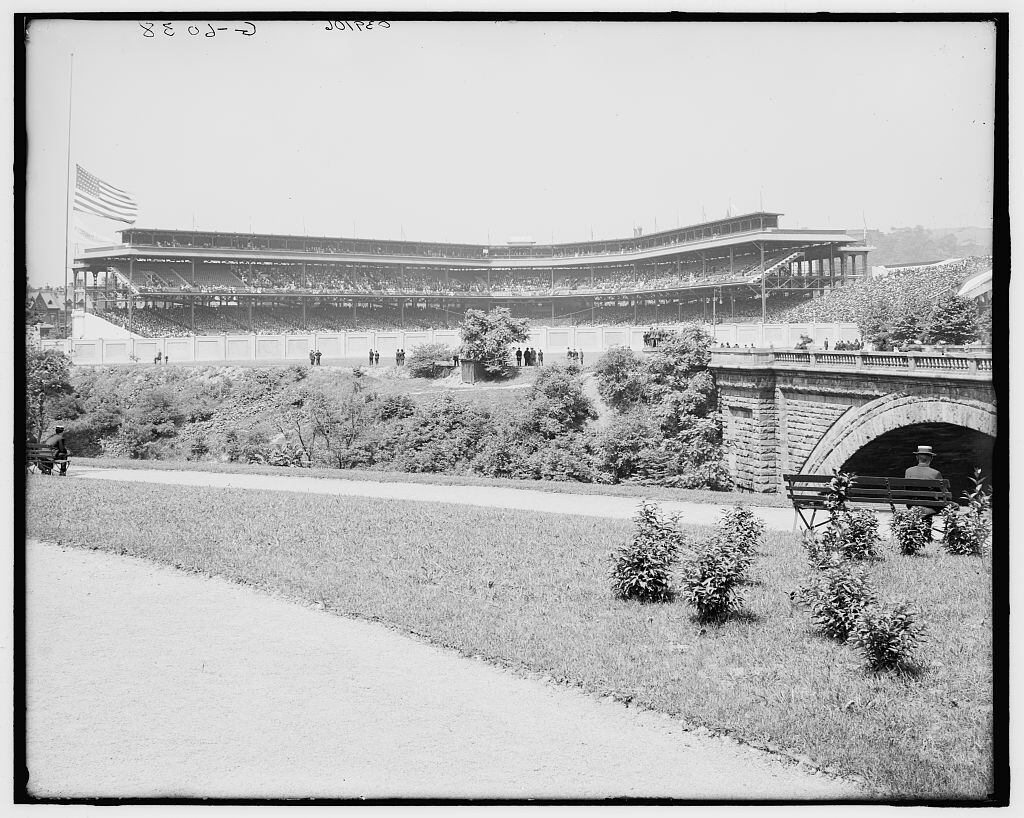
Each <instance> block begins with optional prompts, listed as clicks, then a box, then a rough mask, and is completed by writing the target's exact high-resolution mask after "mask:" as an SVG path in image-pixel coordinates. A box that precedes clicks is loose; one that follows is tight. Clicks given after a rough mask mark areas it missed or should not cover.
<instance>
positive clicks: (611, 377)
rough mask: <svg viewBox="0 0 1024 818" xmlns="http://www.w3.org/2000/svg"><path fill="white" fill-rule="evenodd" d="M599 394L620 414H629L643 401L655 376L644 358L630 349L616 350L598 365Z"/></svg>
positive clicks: (606, 353)
mask: <svg viewBox="0 0 1024 818" xmlns="http://www.w3.org/2000/svg"><path fill="white" fill-rule="evenodd" d="M594 375H595V377H596V378H597V393H598V394H599V395H600V396H601V400H603V401H604V402H605V403H607V404H608V405H609V406H610V407H611V408H612V409H614V410H615V411H617V412H625V411H628V410H629V409H631V408H633V407H634V406H636V405H637V404H638V403H640V402H641V401H643V400H644V399H645V398H646V396H647V393H648V389H649V387H650V379H651V374H650V372H649V371H648V369H647V367H646V366H645V364H644V361H643V359H642V358H641V357H640V356H639V355H637V354H636V353H635V352H634V351H633V350H631V349H630V348H629V347H619V346H617V347H612V348H611V349H609V350H608V351H607V352H605V353H604V355H602V356H601V357H600V358H598V359H597V363H596V364H594Z"/></svg>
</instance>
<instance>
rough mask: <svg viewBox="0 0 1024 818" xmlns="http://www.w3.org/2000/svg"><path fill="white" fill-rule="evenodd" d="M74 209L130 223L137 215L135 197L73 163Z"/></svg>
mask: <svg viewBox="0 0 1024 818" xmlns="http://www.w3.org/2000/svg"><path fill="white" fill-rule="evenodd" d="M75 210H77V211H79V212H81V213H92V214H93V215H95V216H103V217H104V218H105V219H114V220H115V221H119V222H125V223H127V224H132V223H133V222H134V221H135V219H136V217H137V216H138V215H139V205H138V202H136V201H135V197H134V196H132V194H130V193H128V192H127V191H125V190H121V189H120V188H117V187H114V186H113V185H111V184H107V183H106V182H104V181H103V180H102V179H100V178H99V177H98V176H93V174H91V173H89V171H87V170H85V169H84V168H83V167H82V166H81V165H75Z"/></svg>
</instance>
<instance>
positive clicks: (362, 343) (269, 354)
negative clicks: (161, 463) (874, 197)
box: [40, 322, 859, 365]
mask: <svg viewBox="0 0 1024 818" xmlns="http://www.w3.org/2000/svg"><path fill="white" fill-rule="evenodd" d="M103 323H106V322H103ZM658 326H659V327H662V328H671V327H672V326H673V325H671V324H658ZM648 329H649V327H646V326H642V327H641V326H576V327H531V329H530V340H529V341H528V342H527V343H526V344H524V345H523V346H532V347H534V348H535V349H540V350H543V351H544V354H545V355H548V356H554V358H552V360H559V359H560V358H559V356H560V355H564V354H565V352H566V350H567V349H579V350H582V351H583V352H584V353H589V354H590V355H595V354H599V353H601V352H604V351H605V350H606V349H609V348H610V347H613V346H628V347H630V348H632V349H635V350H642V349H643V346H644V333H645V332H646V331H647V330H648ZM707 329H708V330H709V331H711V329H712V328H711V325H708V326H707ZM801 335H807V336H809V337H810V338H813V339H814V342H815V343H814V345H815V346H816V347H821V345H822V344H823V343H824V341H825V339H828V342H829V346H830V347H831V346H833V345H834V344H835V342H836V341H852V340H855V339H856V338H858V337H859V332H858V330H857V325H856V324H753V323H750V324H740V323H736V324H719V325H718V326H716V327H715V328H714V336H715V340H716V341H718V342H720V343H723V344H726V343H728V344H732V345H733V346H737V345H738V346H747V345H748V344H750V345H753V346H756V347H765V348H767V347H776V348H779V349H785V348H790V347H794V346H796V344H797V343H798V342H799V340H800V336H801ZM426 343H442V344H448V345H449V346H457V345H458V343H459V332H458V330H454V329H428V330H370V331H365V332H360V331H354V330H353V331H351V332H347V331H346V332H316V333H295V334H287V335H231V334H221V335H188V336H183V337H171V338H142V337H139V336H128V337H123V336H122V337H95V338H74V339H71V340H66V341H65V340H61V341H42V342H41V344H40V345H41V346H42V347H43V348H44V349H45V348H51V349H60V350H62V351H63V352H65V353H67V354H68V355H70V356H71V359H72V361H73V362H74V363H76V364H84V365H94V364H132V363H140V364H147V363H152V362H153V359H154V358H155V357H156V356H157V354H160V355H161V356H168V357H169V358H170V360H171V362H172V363H182V362H189V363H203V364H212V363H243V362H259V361H265V362H267V363H280V362H281V361H296V362H302V361H306V362H308V361H309V351H310V350H311V349H318V350H320V352H321V353H322V356H323V358H322V359H323V361H324V363H328V364H329V363H331V362H332V361H334V362H342V361H343V362H345V363H352V362H359V361H362V360H365V359H366V358H367V353H368V352H369V351H370V350H371V349H373V350H379V351H380V357H381V363H382V364H383V363H385V362H387V361H390V360H393V359H394V355H395V350H397V349H404V350H406V351H407V352H408V351H411V350H412V348H413V347H415V346H418V345H419V344H426ZM590 360H591V361H592V360H593V358H590Z"/></svg>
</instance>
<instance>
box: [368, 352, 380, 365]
mask: <svg viewBox="0 0 1024 818" xmlns="http://www.w3.org/2000/svg"><path fill="white" fill-rule="evenodd" d="M379 363H380V350H379V349H378V350H372V349H371V350H370V366H376V365H377V364H379Z"/></svg>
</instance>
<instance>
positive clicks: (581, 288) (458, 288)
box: [116, 257, 778, 295]
mask: <svg viewBox="0 0 1024 818" xmlns="http://www.w3.org/2000/svg"><path fill="white" fill-rule="evenodd" d="M773 261H778V259H777V258H776V259H774V260H773ZM767 266H770V265H767ZM758 269H759V260H754V259H752V258H751V257H746V258H742V259H741V258H737V259H735V260H734V263H733V265H732V270H731V271H730V265H729V263H728V259H712V260H710V263H706V264H705V265H703V267H702V265H700V264H697V263H694V262H692V261H690V262H687V263H686V264H683V263H677V262H674V261H673V262H655V263H648V264H643V265H639V266H638V267H634V266H633V265H632V264H630V265H624V266H618V267H605V268H601V269H598V268H595V269H594V270H593V271H589V270H588V271H577V270H573V271H566V270H555V271H553V272H552V271H548V270H537V269H522V270H492V271H491V273H490V276H488V275H487V274H486V273H485V272H481V271H479V270H476V271H462V270H449V271H448V272H447V273H446V272H445V271H443V270H427V269H422V268H411V269H410V268H406V269H405V270H399V269H397V268H395V267H388V266H384V265H376V266H374V265H340V264H308V265H305V267H303V265H300V264H266V263H256V262H234V263H214V262H201V263H198V264H196V265H195V268H194V269H193V268H192V266H191V264H188V263H181V262H179V263H172V262H159V261H149V262H142V263H140V264H139V266H138V269H135V270H134V271H133V272H132V274H131V277H130V278H131V284H132V288H133V289H135V290H136V291H141V292H145V293H158V292H168V293H171V292H173V293H209V294H215V295H219V294H231V293H285V294H287V293H383V294H400V293H410V294H411V293H422V294H430V295H445V294H447V295H459V294H463V293H480V294H485V293H488V292H490V293H492V294H495V295H503V294H532V293H536V294H538V295H547V294H552V293H559V294H564V293H577V292H578V293H586V292H594V293H628V292H636V291H644V290H663V289H672V288H685V287H691V286H694V285H699V284H703V283H706V282H709V281H711V282H713V283H715V284H716V285H718V284H727V283H730V282H734V283H740V282H743V281H748V282H749V281H751V280H752V276H755V277H756V273H757V272H758ZM116 272H117V274H118V277H119V278H118V280H119V281H120V282H121V284H122V286H124V287H127V285H128V282H129V274H128V272H127V271H125V270H124V269H120V268H118V269H117V270H116Z"/></svg>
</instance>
